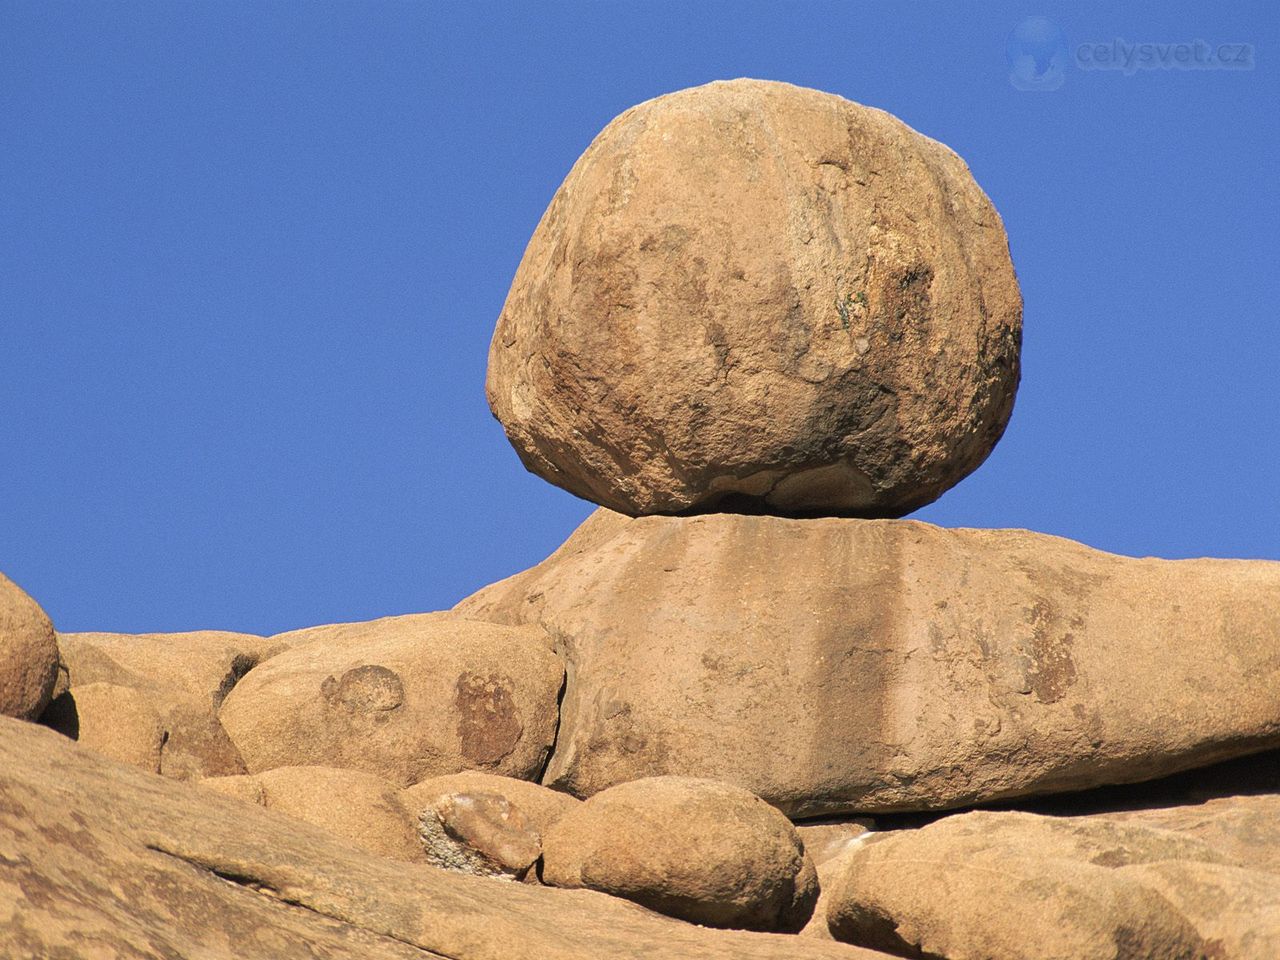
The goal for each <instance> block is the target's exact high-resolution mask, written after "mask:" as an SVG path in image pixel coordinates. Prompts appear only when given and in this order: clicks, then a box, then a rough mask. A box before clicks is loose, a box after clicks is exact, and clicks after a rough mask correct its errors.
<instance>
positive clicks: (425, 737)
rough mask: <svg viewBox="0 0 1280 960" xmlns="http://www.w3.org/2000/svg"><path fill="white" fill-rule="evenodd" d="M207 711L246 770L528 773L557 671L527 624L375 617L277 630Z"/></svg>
mask: <svg viewBox="0 0 1280 960" xmlns="http://www.w3.org/2000/svg"><path fill="white" fill-rule="evenodd" d="M288 644H289V649H287V650H286V651H285V652H284V653H280V654H277V655H276V656H274V657H272V658H271V659H270V660H268V661H267V662H266V663H264V664H262V665H261V666H259V667H257V668H256V669H254V670H253V671H251V672H250V673H249V674H248V675H247V676H246V677H245V678H244V679H243V680H242V681H240V683H239V684H237V685H236V687H235V688H234V689H233V690H232V691H231V692H230V693H229V694H228V695H227V698H226V700H225V702H224V703H223V705H222V709H221V711H220V712H219V718H220V719H221V721H222V725H223V727H224V728H225V729H226V731H227V733H228V734H229V735H230V737H231V740H232V742H233V743H235V745H236V747H237V748H238V749H239V751H240V754H241V756H242V757H243V758H244V762H245V765H246V767H247V768H248V771H249V772H250V773H259V772H261V771H263V770H270V769H272V768H274V767H283V766H297V765H308V764H314V765H319V766H329V767H344V768H349V769H354V770H366V771H368V772H370V773H375V774H377V775H379V776H381V777H385V778H386V779H388V780H390V781H391V782H392V783H395V784H396V785H397V786H401V787H404V786H408V785H410V784H413V783H417V782H419V781H420V780H424V779H426V778H427V777H432V776H438V775H441V774H448V773H457V772H458V771H460V770H468V769H477V770H485V771H487V772H491V773H499V774H503V775H506V776H514V777H524V778H529V777H535V776H537V774H538V772H539V771H540V770H541V769H542V767H543V765H544V764H545V762H546V758H547V754H548V753H549V751H550V749H551V744H552V742H553V740H554V738H555V732H556V720H557V697H558V695H559V692H560V688H561V685H562V682H563V679H564V668H563V666H562V665H561V663H560V660H559V659H558V658H557V657H556V656H555V654H554V653H552V651H551V649H550V646H549V640H548V639H547V637H546V635H545V634H544V632H543V631H542V630H541V629H539V628H537V627H523V628H510V627H502V626H496V625H494V624H490V623H476V622H470V621H467V620H461V619H457V618H454V617H451V616H449V615H445V614H439V615H433V616H412V617H386V618H384V619H381V620H374V621H371V622H369V623H363V624H345V625H342V626H341V627H340V628H331V627H319V628H316V630H315V631H314V633H313V634H312V636H311V637H310V638H308V637H305V636H301V635H299V634H297V633H294V634H291V635H289V637H288Z"/></svg>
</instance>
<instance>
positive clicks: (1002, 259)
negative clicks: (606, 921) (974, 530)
mask: <svg viewBox="0 0 1280 960" xmlns="http://www.w3.org/2000/svg"><path fill="white" fill-rule="evenodd" d="M1021 317H1022V303H1021V298H1020V295H1019V292H1018V285H1017V280H1016V278H1015V276H1014V271H1013V266H1012V264H1011V263H1010V260H1009V249H1008V241H1007V239H1006V237H1005V232H1004V228H1003V226H1002V225H1001V222H1000V218H999V216H998V215H997V213H996V211H995V209H994V208H993V207H992V205H991V202H990V201H989V200H988V199H987V197H986V196H985V195H984V194H983V192H982V191H981V190H980V189H979V188H978V186H977V184H975V183H974V181H973V177H972V176H971V175H970V173H969V170H968V168H967V167H966V166H965V164H964V162H963V161H962V160H961V159H960V158H959V157H958V156H956V155H955V154H954V153H953V152H952V151H951V150H949V149H948V148H947V147H945V146H943V145H942V144H940V143H937V142H935V141H933V140H930V139H928V138H927V137H924V136H921V135H920V134H918V133H916V132H915V131H914V130H912V129H911V128H909V127H907V126H906V125H905V124H903V123H902V122H901V121H899V120H897V119H896V118H894V117H892V116H890V115H889V114H887V113H884V112H883V111H880V110H875V109H872V108H869V107H864V106H860V105H859V104H856V103H851V102H849V101H848V100H844V99H842V98H840V97H837V96H833V95H831V94H826V93H820V92H818V91H816V90H807V89H804V88H801V87H794V86H791V85H789V84H784V83H774V82H764V81H759V80H733V81H729V82H717V83H711V84H708V85H706V86H702V87H696V88H693V89H689V90H681V91H679V92H678V93H672V94H669V95H667V96H663V97H659V98H657V99H656V100H650V101H648V102H647V103H642V104H640V105H639V106H636V107H633V108H632V109H630V110H628V111H627V112H625V113H624V114H622V115H621V116H619V117H618V118H617V119H615V120H614V121H613V122H612V123H610V124H609V125H608V126H607V127H606V128H605V129H604V131H603V132H602V133H601V134H600V135H599V136H598V137H596V139H595V140H594V142H593V143H592V144H591V146H590V147H588V148H587V151H586V153H584V154H583V156H582V157H581V158H580V159H579V160H578V162H577V163H576V164H575V165H574V167H573V169H572V170H571V171H570V173H569V175H568V177H567V178H566V179H565V181H564V183H563V185H562V186H561V187H560V189H559V191H558V192H557V193H556V195H555V197H554V198H553V199H552V201H551V205H550V207H549V208H548V209H547V212H546V213H545V214H544V216H543V218H542V222H541V223H540V224H539V225H538V228H537V230H536V231H535V232H534V235H533V238H532V239H531V240H530V242H529V246H528V249H527V250H526V251H525V255H524V258H523V260H522V261H521V263H520V267H519V269H518V271H517V273H516V276H515V280H514V282H513V283H512V286H511V291H510V293H509V295H508V297H507V301H506V305H505V306H504V307H503V310H502V314H501V316H500V317H499V319H498V324H497V330H496V332H495V333H494V337H493V343H492V346H491V348H490V353H489V373H488V381H487V386H486V389H487V394H488V398H489V405H490V407H491V408H492V410H493V412H494V414H495V415H496V416H497V418H498V419H499V420H500V421H502V424H503V426H504V427H505V428H506V431H507V436H508V437H509V438H510V440H511V442H512V444H513V445H514V446H515V448H516V450H517V452H518V453H519V454H520V457H521V459H522V460H523V461H524V464H525V466H526V467H528V469H530V470H531V471H533V472H534V473H537V474H538V475H540V476H542V477H544V478H545V479H547V480H549V481H551V482H552V483H554V484H556V485H558V486H561V487H564V488H565V489H566V490H569V491H571V492H572V493H575V494H577V495H578V496H580V497H585V498H586V499H588V500H593V501H595V502H596V503H600V504H603V505H604V506H607V507H610V508H612V509H614V510H619V511H622V512H624V513H630V514H650V513H675V512H684V511H689V510H703V509H707V508H713V507H715V506H716V505H717V504H719V505H720V506H721V507H724V506H732V507H733V508H735V509H746V510H748V511H762V512H766V513H781V514H786V515H840V516H901V515H903V514H905V513H908V512H910V511H911V510H914V509H916V508H917V507H920V506H922V505H924V504H926V503H929V502H930V501H932V500H935V499H936V498H937V497H938V496H940V495H941V494H942V493H943V492H944V491H945V490H946V489H947V488H949V487H951V486H952V485H954V484H955V483H956V482H958V481H959V480H960V479H961V478H963V477H964V476H965V475H966V474H968V473H969V472H970V471H972V470H973V469H974V468H976V467H977V466H978V465H979V464H980V463H981V462H982V461H983V460H984V459H985V458H986V456H987V454H988V453H989V452H990V451H991V448H992V447H993V446H994V445H995V443H996V441H997V440H998V439H999V437H1000V435H1001V433H1002V432H1003V431H1004V427H1005V424H1006V423H1007V422H1008V419H1009V414H1010V411H1011V409H1012V406H1013V398H1014V392H1015V390H1016V387H1017V383H1018V370H1019V346H1020V341H1021Z"/></svg>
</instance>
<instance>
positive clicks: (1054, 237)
mask: <svg viewBox="0 0 1280 960" xmlns="http://www.w3.org/2000/svg"><path fill="white" fill-rule="evenodd" d="M1032 16H1041V17H1047V18H1049V21H1050V22H1049V23H1048V24H1047V25H1046V24H1045V23H1044V22H1042V21H1032V22H1031V23H1030V24H1028V23H1026V22H1025V21H1026V18H1028V17H1032ZM1011 37H1012V40H1013V43H1012V44H1010V42H1009V41H1010V39H1011ZM1117 39H1119V40H1122V41H1124V42H1125V43H1126V44H1139V43H1160V44H1178V43H1186V44H1193V43H1194V42H1195V41H1197V40H1199V41H1203V42H1204V43H1206V44H1208V49H1210V50H1212V51H1213V55H1214V56H1219V55H1220V54H1219V45H1220V44H1229V45H1234V46H1233V47H1229V48H1228V49H1226V50H1224V51H1222V52H1221V56H1222V58H1223V59H1222V61H1221V62H1217V61H1215V62H1212V63H1209V64H1201V65H1199V66H1197V67H1196V68H1195V69H1188V68H1187V66H1188V65H1187V64H1181V65H1180V64H1177V63H1174V62H1173V60H1172V59H1168V61H1167V62H1168V63H1169V64H1170V66H1168V67H1163V68H1162V67H1160V66H1159V60H1158V58H1159V56H1160V54H1159V53H1158V52H1157V53H1151V54H1150V58H1155V59H1150V58H1149V62H1147V63H1145V64H1142V65H1141V66H1142V69H1130V70H1128V71H1126V70H1123V69H1121V70H1116V69H1086V67H1096V66H1098V65H1099V63H1098V61H1099V59H1100V58H1101V57H1103V56H1104V54H1103V53H1101V52H1100V48H1101V47H1103V46H1105V47H1107V49H1110V50H1119V51H1120V53H1118V54H1110V55H1112V56H1123V55H1124V54H1123V50H1124V48H1123V47H1117V46H1115V45H1113V44H1112V41H1114V40H1117ZM1277 40H1280V6H1278V5H1277V4H1275V2H1274V0H1254V2H1239V3H1231V4H1208V3H1203V2H1149V3H1145V4H1137V3H1129V4H1123V5H1121V4H1116V3H1102V2H1071V3H1065V2H1041V3H1036V4H1027V3H995V2H960V0H948V2H921V0H913V2H900V3H876V4H872V3H855V2H851V0H844V2H832V3H818V2H802V0H793V2H770V3H750V2H744V0H735V2H705V0H700V2H689V0H679V2H665V0H661V2H660V0H644V2H621V0H594V2H579V3H556V2H552V0H542V2H537V3H509V2H508V3H477V2H465V3H462V2H460V3H441V2H435V0H419V2H379V3H373V2H354V0H347V2H319V3H309V2H308V3H301V2H290V3H281V4H274V3H266V2H262V0H252V2H250V0H203V2H188V3H175V2H173V0H163V2H153V3H137V2H128V0H116V2H111V3H106V2H86V0H72V2H65V0H5V2H4V3H3V4H0V137H2V138H3V139H2V141H0V143H2V144H3V149H0V225H2V229H0V458H2V463H0V569H2V570H4V571H5V572H6V573H7V574H8V575H9V576H11V577H12V578H13V579H15V580H17V581H18V582H19V583H20V584H21V585H22V586H24V587H25V588H26V589H27V590H28V591H29V592H30V593H31V594H32V595H33V596H35V597H36V598H37V599H38V600H39V601H40V602H41V603H42V604H43V606H44V607H45V609H46V610H47V611H48V612H49V614H50V616H52V617H53V619H54V622H55V624H56V625H57V626H58V627H59V628H60V629H63V630H87V629H107V630H121V631H149V630H150V631H160V630H181V629H196V628H224V629H239V630H247V631H254V632H265V633H270V632H275V631H278V630H284V629H287V628H293V627H300V626H304V625H308V624H313V623H323V622H329V621H338V620H354V619H365V618H371V617H376V616H381V615H385V614H392V613H402V612H408V611H414V610H429V609H437V608H442V607H446V606H449V605H451V604H452V603H454V602H455V601H456V600H458V599H459V598H460V597H462V596H464V595H466V594H467V593H469V592H471V591H472V590H474V589H476V588H478V587H480V586H482V585H484V584H485V583H488V582H491V581H493V580H496V579H499V578H501V577H503V576H506V575H508V574H511V573H513V572H515V571H517V570H519V569H522V568H524V567H526V566H528V565H531V564H533V563H535V562H536V561H538V560H539V559H541V558H542V557H544V556H545V555H546V554H547V553H549V552H550V551H551V550H552V549H553V548H555V547H556V546H557V545H558V544H559V543H560V542H561V541H562V540H563V539H564V538H565V537H566V536H567V535H568V534H569V533H570V531H571V530H572V529H573V528H574V527H575V525H576V524H577V523H579V522H580V521H581V520H582V519H583V518H584V517H585V516H586V515H587V514H588V513H589V511H590V509H591V506H590V505H589V504H586V503H584V502H582V501H580V500H577V499H575V498H574V497H572V496H571V495H569V494H567V493H564V492H562V491H560V490H558V489H556V488H553V487H551V486H550V485H548V484H546V483H545V482H543V481H541V480H539V479H537V478H536V477H533V476H532V475H529V474H526V473H525V472H524V470H523V468H522V467H521V465H520V463H519V461H518V459H517V458H516V455H515V453H514V452H513V451H512V450H511V449H510V447H509V446H508V444H507V442H506V440H505V438H504V436H503V434H502V430H501V428H500V427H499V426H498V424H497V423H496V422H495V421H493V420H492V419H491V417H490V415H489V412H488V410H487V408H486V406H485V401H484V391H483V381H484V369H485V356H486V351H487V348H488V343H489V337H490V334H491V332H492V329H493V324H494V320H495V318H496V316H497V314H498V311H499V309H500V308H501V305H502V302H503V299H504V298H505V296H506V293H507V288H508V285H509V284H510V281H511V277H512V274H513V272H514V270H515V267H516V264H517V262H518V260H519V257H520V254H521V252H522V251H523V249H524V246H525V243H526V242H527V240H528V238H529V235H530V233H531V231H532V230H533V228H534V226H535V225H536V223H537V221H538V218H539V217H540V215H541V214H542V211H543V209H544V208H545V206H546V204H547V202H548V201H549V200H550V198H551V195H552V193H553V192H554V190H555V188H556V186H557V185H558V184H559V182H560V180H561V179H562V178H563V176H564V174H565V173H566V172H567V171H568V169H569V167H570V165H571V164H572V163H573V161H574V159H575V158H576V157H577V156H578V154H579V153H581V151H582V150H583V149H584V148H585V147H586V145H587V144H588V142H589V141H590V140H591V138H592V137H593V136H594V135H595V134H596V133H597V132H598V131H599V130H600V128H601V127H603V126H604V124H605V123H607V122H608V121H609V120H610V119H611V118H612V117H613V116H615V115H616V114H618V113H619V112H621V111H622V110H624V109H625V108H627V107H628V106H630V105H632V104H634V103H637V102H639V101H642V100H645V99H648V98H650V97H653V96H656V95H658V94H661V93H664V92H668V91H671V90H675V89H679V88H681V87H687V86H692V85H695V84H700V83H704V82H706V81H710V80H714V79H720V78H730V77H737V76H752V77H762V78H769V79H777V80H787V81H790V82H793V83H798V84H802V85H806V86H812V87H817V88H820V89H823V90H828V91H831V92H834V93H838V94H841V95H843V96H846V97H849V98H850V99H853V100H857V101H859V102H862V103H866V104H870V105H873V106H877V107H882V108H884V109H886V110H889V111H890V112H892V113H895V114H897V115H898V116H900V117H901V118H902V119H903V120H905V121H906V122H907V123H909V124H910V125H911V126H913V127H915V128H916V129H917V130H919V131H921V132H923V133H925V134H927V135H929V136H931V137H934V138H936V139H939V140H941V141H943V142H944V143H947V144H949V145H950V146H951V147H953V148H954V149H955V150H956V151H958V152H959V153H960V154H961V156H963V157H964V158H965V159H966V160H967V161H968V163H969V165H970V167H971V169H972V170H973V173H974V175H975V177H976V178H977V180H978V182H979V184H981V186H982V187H983V188H984V189H985V190H986V192H987V193H988V194H989V195H990V196H991V198H992V199H993V200H994V202H995V204H996V206H997V208H998V209H999V210H1000V212H1001V214H1002V215H1003V217H1004V220H1005V224H1006V227H1007V229H1008V232H1009V236H1010V240H1011V244H1012V251H1013V259H1014V263H1015V265H1016V267H1017V269H1018V273H1019V277H1020V280H1021V283H1022V291H1023V295H1024V297H1025V300H1026V312H1025V343H1024V352H1023V364H1024V365H1023V381H1022V388H1021V390H1020V392H1019V395H1018V402H1017V406H1016V409H1015V411H1014V415H1013V420H1012V423H1011V425H1010V427H1009V430H1008V432H1007V433H1006V435H1005V438H1004V440H1003V442H1002V443H1001V444H1000V445H999V447H998V448H997V449H996V451H995V453H994V454H993V455H992V457H991V458H990V460H988V461H987V463H986V464H985V465H984V466H983V467H982V468H981V469H979V470H978V471H977V472H976V473H975V474H974V475H973V476H972V477H970V478H969V479H968V480H966V481H965V482H964V483H962V484H961V485H960V486H958V487H957V488H956V489H954V490H952V491H951V492H950V493H948V494H946V495H945V496H944V497H943V498H942V499H941V500H940V501H939V502H938V503H937V504H935V505H933V506H931V507H928V508H926V509H925V510H922V511H920V512H919V513H918V514H916V516H918V517H919V518H921V519H925V520H929V521H932V522H934V523H939V524H944V525H948V526H983V527H1001V526H1017V527H1028V528H1031V529H1034V530H1041V531H1046V532H1049V533H1055V534H1060V535H1063V536H1068V537H1072V538H1074V539H1078V540H1081V541H1083V542H1085V543H1088V544H1091V545H1093V546H1097V547H1101V548H1104V549H1109V550H1114V551H1117V552H1124V553H1133V554H1139V555H1143V554H1155V555H1162V556H1169V557H1184V556H1203V555H1217V556H1241V557H1269V558H1274V559H1280V501H1278V492H1280V376H1278V374H1277V370H1278V368H1280V318H1278V316H1277V304H1280V74H1278V73H1277V68H1278V66H1280V48H1278V46H1277ZM1241 44H1249V45H1251V48H1250V49H1249V50H1247V51H1246V52H1247V53H1249V54H1251V56H1252V58H1253V59H1252V68H1248V66H1249V65H1248V64H1244V63H1243V62H1242V61H1241V60H1240V59H1239V58H1240V56H1241V55H1242V54H1241V50H1244V49H1245V48H1239V45H1241ZM1007 48H1008V49H1007ZM1236 48H1239V49H1236ZM1135 49H1136V48H1135ZM1164 49H1165V51H1166V55H1167V57H1170V58H1171V57H1172V56H1174V55H1176V51H1175V49H1174V48H1171V47H1170V48H1164ZM1196 49H1200V48H1196ZM1010 54H1012V60H1011V59H1010ZM1192 55H1193V56H1194V55H1195V54H1194V53H1193V54H1192ZM1028 56H1029V57H1030V58H1031V59H1030V61H1028V60H1027V59H1026V57H1028ZM1228 61H1230V62H1228ZM1133 62H1134V63H1135V64H1138V60H1137V59H1136V55H1135V59H1134V61H1133ZM1029 63H1030V66H1029V65H1028V64H1029ZM1105 65H1106V66H1110V64H1105ZM1210 67H1214V68H1215V69H1210ZM1028 85H1030V86H1033V87H1035V86H1039V87H1040V89H1033V90H1025V89H1019V87H1020V86H1021V87H1025V86H1028ZM1049 87H1056V89H1047V88H1049Z"/></svg>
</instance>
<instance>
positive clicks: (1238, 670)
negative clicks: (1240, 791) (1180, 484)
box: [457, 511, 1280, 817]
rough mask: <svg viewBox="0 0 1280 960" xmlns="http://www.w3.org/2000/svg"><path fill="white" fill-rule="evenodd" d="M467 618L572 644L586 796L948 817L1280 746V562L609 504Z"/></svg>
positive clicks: (920, 526)
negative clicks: (683, 790)
mask: <svg viewBox="0 0 1280 960" xmlns="http://www.w3.org/2000/svg"><path fill="white" fill-rule="evenodd" d="M457 611H458V613H459V614H460V615H463V616H468V617H474V618H477V619H491V620H495V621H497V622H501V623H511V624H521V623H538V624H541V625H543V626H544V627H545V628H546V629H547V631H548V632H549V633H550V634H551V635H553V636H555V637H556V638H557V639H558V641H559V643H560V646H561V652H562V654H563V656H564V657H565V659H566V661H567V664H568V683H567V687H566V691H565V696H564V701H563V704H562V708H561V723H560V733H559V737H558V739H557V743H556V749H555V755H554V756H553V757H552V759H551V762H550V764H549V766H548V768H547V771H546V775H545V777H544V781H543V782H544V783H546V784H548V785H550V786H554V787H556V788H559V789H564V790H568V791H569V792H571V793H573V794H575V795H577V796H584V797H585V796H590V795H591V794H593V793H596V792H598V791H600V790H603V789H605V788H607V787H610V786H612V785H614V784H617V783H623V782H625V781H628V780H634V779H638V778H641V777H647V776H654V775H664V774H673V775H687V776H692V775H697V776H708V777H714V778H716V779H721V780H727V781H730V782H733V783H737V784H740V785H741V786H743V787H746V788H747V789H749V790H751V791H752V792H754V793H756V794H758V795H759V796H761V797H762V798H764V799H765V800H766V801H768V802H769V803H772V804H774V805H775V806H778V807H780V808H781V809H783V810H784V811H786V812H787V813H788V814H790V815H792V816H796V817H802V816H816V815H821V814H824V813H835V812H842V811H847V812H854V813H875V812H879V811H909V810H924V809H943V808H949V807H957V806H962V805H965V804H971V803H976V802H982V801H990V800H994V799H999V798H1009V797H1018V796H1027V795H1032V794H1043V793H1050V792H1055V791H1064V790H1074V789H1081V788H1085V787H1089V786H1093V785H1096V784H1104V783H1116V782H1124V781H1137V780H1143V779H1150V778H1153V777H1157V776H1160V775H1163V774H1166V773H1169V772H1172V771H1175V770H1179V769H1184V768H1188V767H1193V766H1197V765H1203V764H1207V763H1210V762H1213V761H1216V760H1219V759H1223V758H1226V757H1230V756H1233V755H1239V754H1244V753H1248V752H1250V751H1256V750H1259V749H1262V748H1264V747H1267V746H1275V745H1277V744H1280V696H1277V694H1276V691H1277V689H1280V563H1275V562H1268V561H1234V560H1176V561H1169V560H1154V559H1141V560H1139V559H1130V558H1125V557H1118V556H1113V555H1110V554H1106V553H1102V552H1099V551H1096V550H1091V549H1089V548H1087V547H1084V546H1082V545H1080V544H1077V543H1073V542H1071V541H1068V540H1063V539H1059V538H1056V537H1051V536H1045V535H1041V534H1034V533H1028V532H1026V531H1018V530H946V529H941V528H938V527H934V526H930V525H928V524H924V523H918V522H914V521H901V520H899V521H892V520H842V519H823V520H806V521H801V520H789V519H783V518H778V517H767V516H740V515H728V514H717V515H707V516H699V517H685V518H680V517H641V518H638V519H630V518H627V517H623V516H621V515H618V514H613V513H609V512H607V511H597V513H596V514H594V515H593V516H592V517H591V518H589V519H588V520H587V522H586V523H585V524H583V526H582V527H581V528H580V529H579V530H578V532H577V533H575V534H574V535H573V536H572V537H571V538H570V539H569V540H568V541H567V542H566V543H565V544H564V545H563V546H562V547H561V548H560V549H559V550H558V551H556V553H554V554H553V555H552V556H551V557H550V558H548V559H547V560H546V561H544V562H543V563H541V564H539V565H538V566H536V567H534V568H532V569H531V570H528V571H526V572H524V573H521V574H518V575H516V576H514V577H511V578H508V579H507V580H504V581H502V582H500V583H498V584H495V585H493V586H491V587H488V588H486V589H484V590H482V591H480V592H479V593H477V594H475V595H473V596H472V597H469V598H468V599H466V600H464V601H463V602H462V603H461V604H459V606H458V608H457ZM1171 718H1177V719H1176V722H1171Z"/></svg>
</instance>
